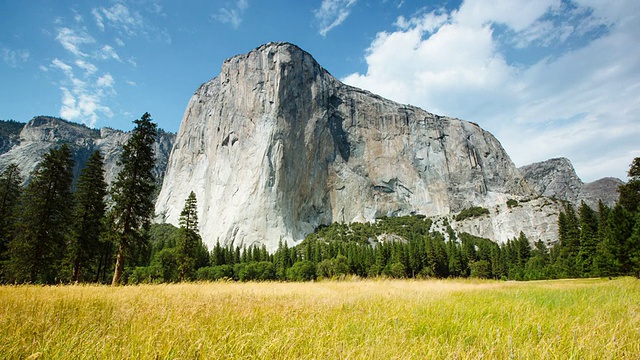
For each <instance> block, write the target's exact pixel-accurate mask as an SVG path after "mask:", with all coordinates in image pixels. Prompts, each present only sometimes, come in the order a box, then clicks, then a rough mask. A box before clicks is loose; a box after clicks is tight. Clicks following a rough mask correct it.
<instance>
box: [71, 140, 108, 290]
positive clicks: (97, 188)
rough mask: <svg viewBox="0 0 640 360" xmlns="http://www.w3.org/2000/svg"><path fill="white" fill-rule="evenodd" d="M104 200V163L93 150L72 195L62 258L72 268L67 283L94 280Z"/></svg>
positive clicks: (97, 152)
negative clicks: (70, 217) (66, 239)
mask: <svg viewBox="0 0 640 360" xmlns="http://www.w3.org/2000/svg"><path fill="white" fill-rule="evenodd" d="M106 196H107V183H106V182H105V180H104V162H103V160H102V155H101V154H100V152H99V151H97V150H96V151H95V152H94V153H93V154H91V157H90V158H89V160H88V161H87V163H86V164H85V167H84V168H83V169H82V171H81V173H80V176H79V177H78V183H77V184H76V191H75V193H74V198H75V209H74V213H73V224H72V230H71V234H70V239H69V245H68V250H67V254H66V255H67V258H68V260H69V262H70V263H71V267H72V276H71V281H74V282H75V281H93V280H94V278H95V269H96V268H97V266H98V263H99V261H100V255H101V254H100V251H99V250H100V248H101V246H100V245H101V244H100V237H101V235H102V232H103V231H104V218H105V213H106V203H105V197H106Z"/></svg>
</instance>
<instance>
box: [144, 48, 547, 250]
mask: <svg viewBox="0 0 640 360" xmlns="http://www.w3.org/2000/svg"><path fill="white" fill-rule="evenodd" d="M192 190H193V191H194V192H195V193H196V195H197V197H198V209H199V214H198V215H199V219H200V231H201V234H202V236H203V240H204V241H205V242H206V243H207V244H208V245H209V246H211V245H213V244H215V243H216V241H219V242H220V243H221V244H227V243H230V242H234V244H236V245H251V244H254V243H262V244H265V245H267V247H268V248H269V249H275V248H276V247H277V244H278V242H279V241H280V240H283V241H287V242H289V243H290V244H293V243H295V242H297V241H299V240H301V239H303V238H304V237H305V236H306V235H307V234H308V233H310V232H312V231H313V230H314V229H315V228H316V227H317V226H318V225H321V224H329V223H331V222H335V221H338V222H356V221H360V222H362V221H372V220H374V219H375V218H376V217H380V216H396V215H406V214H411V213H421V214H425V215H429V216H431V215H446V214H449V213H452V212H457V211H459V210H461V209H463V208H466V207H470V206H474V205H480V206H485V207H490V206H493V205H495V204H498V203H499V204H503V203H505V202H506V200H507V199H508V198H512V197H515V198H529V197H532V196H534V194H535V192H534V191H533V190H532V189H531V188H530V187H529V186H528V185H527V183H526V181H525V180H524V178H523V177H522V176H521V175H520V173H519V172H518V170H517V169H516V168H515V166H514V165H513V163H512V162H511V160H510V158H509V156H508V155H507V154H506V153H505V151H504V149H503V148H502V146H501V145H500V143H499V142H498V141H497V140H496V139H495V138H494V137H493V136H492V135H491V134H490V133H488V132H486V131H484V130H483V129H481V128H480V127H478V126H477V125H476V124H473V123H470V122H466V121H463V120H459V119H453V118H448V117H441V116H438V115H434V114H431V113H428V112H426V111H424V110H422V109H419V108H417V107H413V106H407V105H401V104H397V103H394V102H392V101H389V100H386V99H384V98H381V97H379V96H376V95H374V94H371V93H369V92H366V91H363V90H360V89H357V88H353V87H350V86H347V85H344V84H342V83H341V82H340V81H338V80H337V79H335V78H334V77H332V76H331V75H330V74H329V73H328V72H327V71H325V70H324V69H323V68H322V67H320V65H318V64H317V63H316V62H315V60H314V59H313V57H312V56H311V55H309V54H308V53H306V52H304V51H302V50H301V49H299V48H298V47H296V46H294V45H291V44H286V43H269V44H266V45H263V46H261V47H259V48H257V49H256V50H254V51H252V52H250V53H248V54H245V55H239V56H236V57H234V58H231V59H229V60H227V61H225V62H224V64H223V66H222V70H221V73H220V75H219V76H218V77H216V78H215V79H213V80H211V81H209V82H207V83H205V84H203V85H202V86H201V87H200V88H199V89H198V90H197V91H196V93H195V94H194V95H193V97H192V98H191V100H190V101H189V104H188V106H187V109H186V111H185V115H184V118H183V120H182V123H181V126H180V130H179V132H178V136H177V139H176V142H175V145H174V148H173V150H172V152H171V156H170V158H169V163H168V166H167V173H166V176H165V179H164V183H163V186H162V190H161V192H160V195H159V197H158V200H157V203H156V212H157V213H158V214H159V217H158V219H157V220H158V221H167V222H170V223H173V224H178V219H179V215H180V211H181V210H182V208H183V206H184V201H185V199H186V198H187V196H188V194H189V192H190V191H192ZM553 221H554V222H555V221H556V219H554V220H553Z"/></svg>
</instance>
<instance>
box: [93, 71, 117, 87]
mask: <svg viewBox="0 0 640 360" xmlns="http://www.w3.org/2000/svg"><path fill="white" fill-rule="evenodd" d="M114 83H115V82H114V80H113V76H111V74H109V73H106V74H104V75H102V76H100V77H99V78H98V80H97V81H96V86H98V87H100V88H105V89H113V84H114Z"/></svg>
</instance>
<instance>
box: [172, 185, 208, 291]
mask: <svg viewBox="0 0 640 360" xmlns="http://www.w3.org/2000/svg"><path fill="white" fill-rule="evenodd" d="M201 246H202V239H201V238H200V234H199V233H198V203H197V200H196V194H195V193H194V192H193V191H191V193H189V197H187V200H186V201H185V204H184V208H183V209H182V212H181V213H180V238H179V239H178V244H177V249H176V252H177V253H176V255H177V260H178V272H179V276H180V280H181V281H185V280H189V279H191V278H192V277H193V275H194V272H195V265H196V257H197V255H198V253H197V252H198V248H199V247H201Z"/></svg>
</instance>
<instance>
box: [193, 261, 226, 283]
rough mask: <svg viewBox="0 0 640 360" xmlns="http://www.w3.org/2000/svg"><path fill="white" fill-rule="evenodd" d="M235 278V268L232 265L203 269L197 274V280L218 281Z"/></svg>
mask: <svg viewBox="0 0 640 360" xmlns="http://www.w3.org/2000/svg"><path fill="white" fill-rule="evenodd" d="M232 278H233V266H231V265H218V266H207V267H202V268H200V269H198V270H197V272H196V279H198V280H208V281H216V280H221V279H232Z"/></svg>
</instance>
